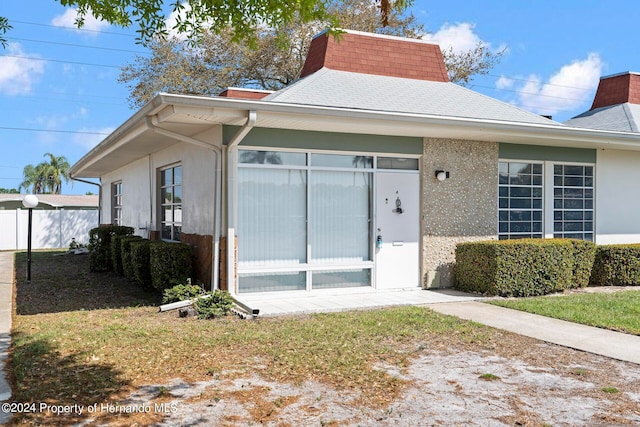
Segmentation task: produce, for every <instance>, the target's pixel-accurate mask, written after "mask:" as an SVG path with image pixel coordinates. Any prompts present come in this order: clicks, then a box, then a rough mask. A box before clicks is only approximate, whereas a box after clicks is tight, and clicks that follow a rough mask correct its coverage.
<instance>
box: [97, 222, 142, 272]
mask: <svg viewBox="0 0 640 427" xmlns="http://www.w3.org/2000/svg"><path fill="white" fill-rule="evenodd" d="M132 234H133V227H125V226H121V225H102V226H100V227H96V228H92V229H91V230H90V231H89V270H90V271H96V272H99V271H111V270H113V262H112V255H111V239H112V237H113V236H131V235H132Z"/></svg>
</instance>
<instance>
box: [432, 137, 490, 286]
mask: <svg viewBox="0 0 640 427" xmlns="http://www.w3.org/2000/svg"><path fill="white" fill-rule="evenodd" d="M422 166H423V167H422V171H423V177H422V271H423V273H424V276H425V279H426V276H427V273H428V272H429V271H436V272H438V273H439V274H440V286H441V287H451V286H452V285H453V279H454V277H453V273H454V272H453V265H454V262H455V248H456V244H457V243H459V242H470V241H478V240H488V239H496V238H497V228H498V143H495V142H482V141H465V140H450V139H437V138H425V140H424V156H423V165H422ZM436 170H445V171H448V172H449V173H450V177H449V179H447V180H446V181H443V182H440V181H438V180H437V179H436V178H435V171H436ZM425 285H428V284H427V283H425Z"/></svg>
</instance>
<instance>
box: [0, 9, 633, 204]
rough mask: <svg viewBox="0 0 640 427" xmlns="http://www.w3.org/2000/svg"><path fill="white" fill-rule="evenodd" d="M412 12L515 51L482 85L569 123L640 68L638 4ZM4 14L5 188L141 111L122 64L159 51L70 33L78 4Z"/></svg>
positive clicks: (103, 30) (114, 35)
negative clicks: (605, 88) (611, 80)
mask: <svg viewBox="0 0 640 427" xmlns="http://www.w3.org/2000/svg"><path fill="white" fill-rule="evenodd" d="M411 11H412V12H413V13H414V14H415V15H416V17H417V18H418V19H419V20H420V21H421V22H422V23H424V24H425V27H426V29H427V30H428V31H429V32H430V34H429V35H428V36H427V38H430V39H432V40H434V41H437V42H438V43H440V45H441V46H442V47H443V48H449V47H451V48H453V49H455V50H458V51H461V50H464V49H468V48H469V47H470V46H474V45H475V44H476V43H478V42H482V43H485V44H487V45H489V46H490V48H491V49H493V50H496V51H498V50H503V49H504V50H505V54H504V56H503V59H502V61H501V62H500V63H499V64H498V65H497V66H496V67H495V68H494V69H493V70H492V71H491V72H490V74H489V75H488V76H485V77H482V78H476V79H475V80H474V81H473V82H472V84H471V85H470V88H472V89H473V90H476V91H478V92H481V93H484V94H486V95H489V96H492V97H494V98H497V99H500V100H503V101H506V102H510V103H513V104H514V105H517V106H520V107H522V108H525V109H527V110H530V111H533V112H536V113H540V114H550V115H552V116H553V117H554V119H555V120H558V121H565V120H567V119H569V118H571V117H573V116H575V115H576V114H579V113H581V112H583V111H585V110H587V109H589V107H590V105H591V101H592V100H593V95H594V92H595V89H596V87H597V84H598V79H599V77H600V76H602V75H608V74H615V73H619V72H623V71H640V56H639V55H638V54H637V51H636V46H637V45H638V42H639V41H640V36H639V35H638V32H637V18H638V16H640V3H638V2H636V1H616V2H613V1H611V2H605V1H589V0H582V1H548V0H540V1H507V0H501V1H499V0H492V1H489V0H485V1H473V0H465V1H463V0H448V1H446V2H434V1H426V0H417V1H416V2H415V3H414V5H413V7H412V8H411ZM0 16H6V17H7V18H8V19H9V23H10V24H11V25H12V26H13V29H12V30H11V31H10V32H9V33H8V34H7V35H6V38H7V41H8V42H9V45H8V47H7V48H5V49H1V48H0V111H2V113H3V114H2V115H1V116H0V146H1V147H2V152H3V155H2V157H1V158H0V187H5V188H17V187H18V185H19V184H20V182H21V180H22V179H21V178H22V169H23V167H24V166H25V165H27V164H34V165H35V164H37V163H39V162H41V161H43V160H44V157H43V156H44V154H45V153H47V152H51V153H53V154H55V155H63V156H66V157H67V159H68V160H69V162H70V163H72V164H73V163H74V162H76V161H77V160H78V159H80V158H81V157H82V156H83V155H84V154H85V153H86V152H87V151H89V150H90V149H91V148H92V147H93V146H95V145H96V144H97V143H98V142H99V141H100V140H101V139H103V138H104V137H105V134H108V133H109V132H111V131H112V130H114V129H115V128H117V127H118V126H119V125H120V124H121V123H122V122H124V121H125V120H126V119H127V118H129V117H130V116H131V115H132V114H133V113H134V111H133V110H131V109H130V107H129V105H128V102H127V94H128V91H127V88H126V86H124V85H123V84H120V83H118V82H117V78H118V75H119V73H120V71H119V67H121V66H124V65H125V64H127V63H130V62H132V61H133V59H134V57H135V56H136V55H145V54H146V53H147V52H146V50H145V49H144V48H143V47H142V46H140V45H137V44H136V42H135V31H134V29H122V28H117V27H113V26H109V25H105V24H104V23H100V22H95V21H92V20H88V21H87V23H86V27H85V30H84V31H78V30H75V29H69V28H68V27H69V26H72V25H73V20H74V16H75V15H74V13H73V10H71V9H68V8H64V7H62V6H61V5H60V4H59V3H57V2H55V1H53V0H29V1H21V2H18V1H12V2H8V1H5V2H3V5H2V7H1V8H0ZM87 191H93V192H95V191H96V187H95V186H89V185H86V184H81V183H74V184H73V186H71V184H67V185H65V186H64V188H63V192H64V193H66V194H84V193H85V192H87Z"/></svg>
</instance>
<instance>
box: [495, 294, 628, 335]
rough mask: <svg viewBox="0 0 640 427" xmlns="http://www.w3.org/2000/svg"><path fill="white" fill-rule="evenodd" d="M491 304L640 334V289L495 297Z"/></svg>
mask: <svg viewBox="0 0 640 427" xmlns="http://www.w3.org/2000/svg"><path fill="white" fill-rule="evenodd" d="M489 303H491V304H495V305H499V306H502V307H508V308H513V309H516V310H522V311H527V312H529V313H535V314H540V315H542V316H547V317H554V318H556V319H562V320H568V321H570V322H575V323H581V324H583V325H589V326H596V327H599V328H604V329H611V330H614V331H619V332H625V333H628V334H633V335H640V290H631V291H621V292H607V293H573V294H567V295H553V296H545V297H535V298H523V299H509V300H492V301H489Z"/></svg>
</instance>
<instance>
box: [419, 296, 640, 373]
mask: <svg viewBox="0 0 640 427" xmlns="http://www.w3.org/2000/svg"><path fill="white" fill-rule="evenodd" d="M429 308H431V309H432V310H434V311H437V312H438V313H442V314H449V315H451V316H456V317H460V318H462V319H467V320H472V321H474V322H478V323H481V324H483V325H487V326H493V327H494V328H498V329H503V330H505V331H510V332H515V333H516V334H520V335H525V336H527V337H532V338H536V339H539V340H542V341H546V342H550V343H553V344H558V345H562V346H564V347H569V348H574V349H577V350H582V351H586V352H589V353H594V354H599V355H601V356H606V357H610V358H612V359H618V360H623V361H626V362H633V363H637V364H640V336H637V335H628V334H623V333H620V332H614V331H608V330H606V329H600V328H594V327H591V326H584V325H579V324H577V323H572V322H566V321H564V320H557V319H552V318H549V317H544V316H539V315H537V314H530V313H525V312H523V311H518V310H511V309H509V308H504V307H498V306H495V305H491V304H484V303H480V302H474V301H470V302H459V303H450V304H430V305H429Z"/></svg>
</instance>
